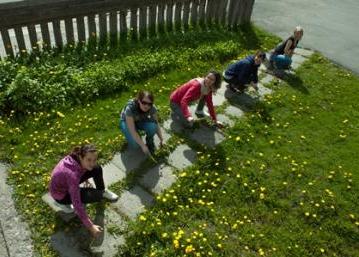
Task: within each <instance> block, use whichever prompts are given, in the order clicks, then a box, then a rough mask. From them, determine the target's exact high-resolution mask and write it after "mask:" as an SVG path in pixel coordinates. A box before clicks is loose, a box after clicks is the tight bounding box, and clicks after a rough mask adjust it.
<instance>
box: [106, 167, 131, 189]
mask: <svg viewBox="0 0 359 257" xmlns="http://www.w3.org/2000/svg"><path fill="white" fill-rule="evenodd" d="M102 169H103V179H104V181H105V186H106V187H108V186H110V185H112V184H114V183H116V182H118V181H121V180H122V179H124V178H125V177H126V172H125V171H124V170H122V169H120V168H118V167H117V166H116V165H115V164H113V163H112V162H109V163H107V164H106V165H104V166H103V167H102Z"/></svg>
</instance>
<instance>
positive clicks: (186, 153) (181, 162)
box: [168, 144, 197, 170]
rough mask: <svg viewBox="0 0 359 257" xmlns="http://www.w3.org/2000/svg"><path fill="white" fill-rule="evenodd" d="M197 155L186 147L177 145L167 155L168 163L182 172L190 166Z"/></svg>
mask: <svg viewBox="0 0 359 257" xmlns="http://www.w3.org/2000/svg"><path fill="white" fill-rule="evenodd" d="M196 156H197V153H196V152H195V151H193V150H192V149H191V148H190V147H189V146H188V145H183V144H182V145H179V146H177V147H176V149H175V150H174V151H173V152H172V153H171V154H170V155H169V157H168V163H169V164H170V165H172V166H173V167H175V168H177V169H179V170H182V169H185V168H187V167H188V166H191V165H192V163H193V162H194V161H195V160H196Z"/></svg>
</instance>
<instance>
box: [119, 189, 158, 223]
mask: <svg viewBox="0 0 359 257" xmlns="http://www.w3.org/2000/svg"><path fill="white" fill-rule="evenodd" d="M153 204H154V198H153V197H152V195H150V194H149V193H147V192H146V191H145V190H143V189H142V188H141V187H139V186H134V187H133V188H131V189H130V190H126V191H124V192H123V193H122V195H121V196H120V199H118V201H117V202H116V203H114V206H115V208H116V209H117V210H118V211H119V212H121V213H122V214H124V215H126V216H127V217H129V218H130V219H132V220H133V219H135V218H136V217H137V215H138V214H140V213H142V212H143V211H144V210H145V208H146V207H150V206H152V205H153Z"/></svg>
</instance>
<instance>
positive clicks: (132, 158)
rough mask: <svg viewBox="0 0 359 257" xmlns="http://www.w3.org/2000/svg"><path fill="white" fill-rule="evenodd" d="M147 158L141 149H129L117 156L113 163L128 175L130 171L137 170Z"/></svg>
mask: <svg viewBox="0 0 359 257" xmlns="http://www.w3.org/2000/svg"><path fill="white" fill-rule="evenodd" d="M146 158H147V157H146V155H144V154H143V152H142V150H141V148H136V149H129V148H127V149H126V150H125V151H124V152H121V153H118V154H116V155H115V156H114V157H113V159H112V161H111V162H112V164H114V165H115V166H117V167H118V168H119V169H121V170H123V171H124V172H125V173H126V174H128V173H129V172H130V171H132V170H134V169H137V168H138V167H139V166H140V165H141V163H142V162H143V161H144V160H145V159H146Z"/></svg>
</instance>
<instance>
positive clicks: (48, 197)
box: [41, 193, 76, 222]
mask: <svg viewBox="0 0 359 257" xmlns="http://www.w3.org/2000/svg"><path fill="white" fill-rule="evenodd" d="M41 199H42V200H43V201H44V202H45V203H46V204H47V205H48V206H49V207H50V208H51V209H52V210H53V211H54V212H55V213H56V214H57V215H59V216H60V218H61V219H63V220H64V221H66V222H68V221H70V220H71V219H73V218H75V217H76V214H75V213H64V212H63V211H62V209H61V208H60V207H59V206H58V205H57V204H56V201H55V200H54V198H52V196H51V195H50V193H46V194H44V195H43V196H42V197H41Z"/></svg>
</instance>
